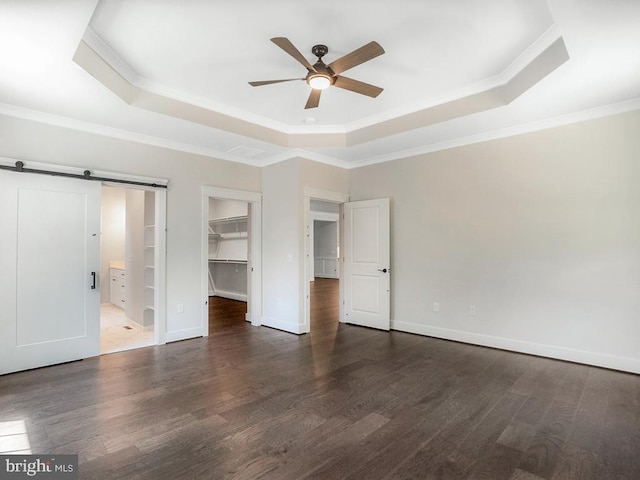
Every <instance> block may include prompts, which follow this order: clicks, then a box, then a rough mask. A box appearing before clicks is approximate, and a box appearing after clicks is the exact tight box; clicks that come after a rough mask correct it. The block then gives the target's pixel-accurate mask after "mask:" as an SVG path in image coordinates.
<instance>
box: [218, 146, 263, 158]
mask: <svg viewBox="0 0 640 480" xmlns="http://www.w3.org/2000/svg"><path fill="white" fill-rule="evenodd" d="M227 153H230V154H232V155H238V156H239V157H244V158H255V157H257V156H258V155H261V154H263V153H265V150H260V149H259V148H252V147H245V146H243V145H240V146H239V147H234V148H232V149H231V150H228V151H227Z"/></svg>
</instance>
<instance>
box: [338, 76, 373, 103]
mask: <svg viewBox="0 0 640 480" xmlns="http://www.w3.org/2000/svg"><path fill="white" fill-rule="evenodd" d="M333 86H334V87H338V88H344V89H345V90H351V91H352V92H356V93H359V94H361V95H366V96H368V97H372V98H376V97H377V96H378V95H380V94H381V93H382V91H383V90H384V88H380V87H376V86H375V85H370V84H368V83H364V82H361V81H359V80H354V79H353V78H348V77H343V76H340V77H338V78H336V81H335V82H334V84H333Z"/></svg>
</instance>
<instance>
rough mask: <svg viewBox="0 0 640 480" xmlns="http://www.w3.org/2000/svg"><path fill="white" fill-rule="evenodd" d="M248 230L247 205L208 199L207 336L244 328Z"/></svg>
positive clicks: (240, 202) (225, 200)
mask: <svg viewBox="0 0 640 480" xmlns="http://www.w3.org/2000/svg"><path fill="white" fill-rule="evenodd" d="M248 227H249V204H248V203H247V202H244V201H241V200H229V199H220V198H212V197H209V219H208V226H207V228H208V261H207V269H208V278H209V334H212V333H214V332H217V331H220V330H225V329H228V328H234V327H236V328H237V327H239V326H241V327H244V326H245V325H246V320H247V292H248V282H249V276H248V272H247V263H248V258H249V228H248Z"/></svg>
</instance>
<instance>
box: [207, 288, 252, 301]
mask: <svg viewBox="0 0 640 480" xmlns="http://www.w3.org/2000/svg"><path fill="white" fill-rule="evenodd" d="M209 296H210V297H222V298H228V299H229V300H238V301H240V302H246V301H247V294H246V293H237V292H229V291H227V290H216V291H215V292H213V295H209Z"/></svg>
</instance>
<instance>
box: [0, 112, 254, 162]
mask: <svg viewBox="0 0 640 480" xmlns="http://www.w3.org/2000/svg"><path fill="white" fill-rule="evenodd" d="M0 114H2V115H6V116H8V117H14V118H20V119H23V120H29V121H32V122H37V123H43V124H46V125H52V126H55V127H62V128H68V129H70V130H76V131H79V132H84V133H91V134H95V135H100V136H103V137H110V138H115V139H118V140H126V141H129V142H135V143H140V144H143V145H150V146H153V147H160V148H166V149H168V150H175V151H178V152H184V153H191V154H194V155H201V156H204V157H210V158H217V159H220V160H227V161H229V162H236V163H243V164H246V165H252V166H256V167H257V166H261V161H260V160H257V159H252V158H245V157H241V156H238V155H229V154H228V153H227V152H221V151H218V150H214V149H211V148H207V147H201V146H198V145H191V144H188V143H182V142H175V141H172V140H168V139H166V138H161V137H154V136H152V135H146V134H142V133H137V132H131V131H129V130H123V129H119V128H114V127H107V126H105V125H100V124H97V123H91V122H86V121H84V120H78V119H74V118H69V117H64V116H61V115H55V114H52V113H46V112H40V111H37V110H30V109H28V108H23V107H18V106H15V105H8V104H5V103H0Z"/></svg>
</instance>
